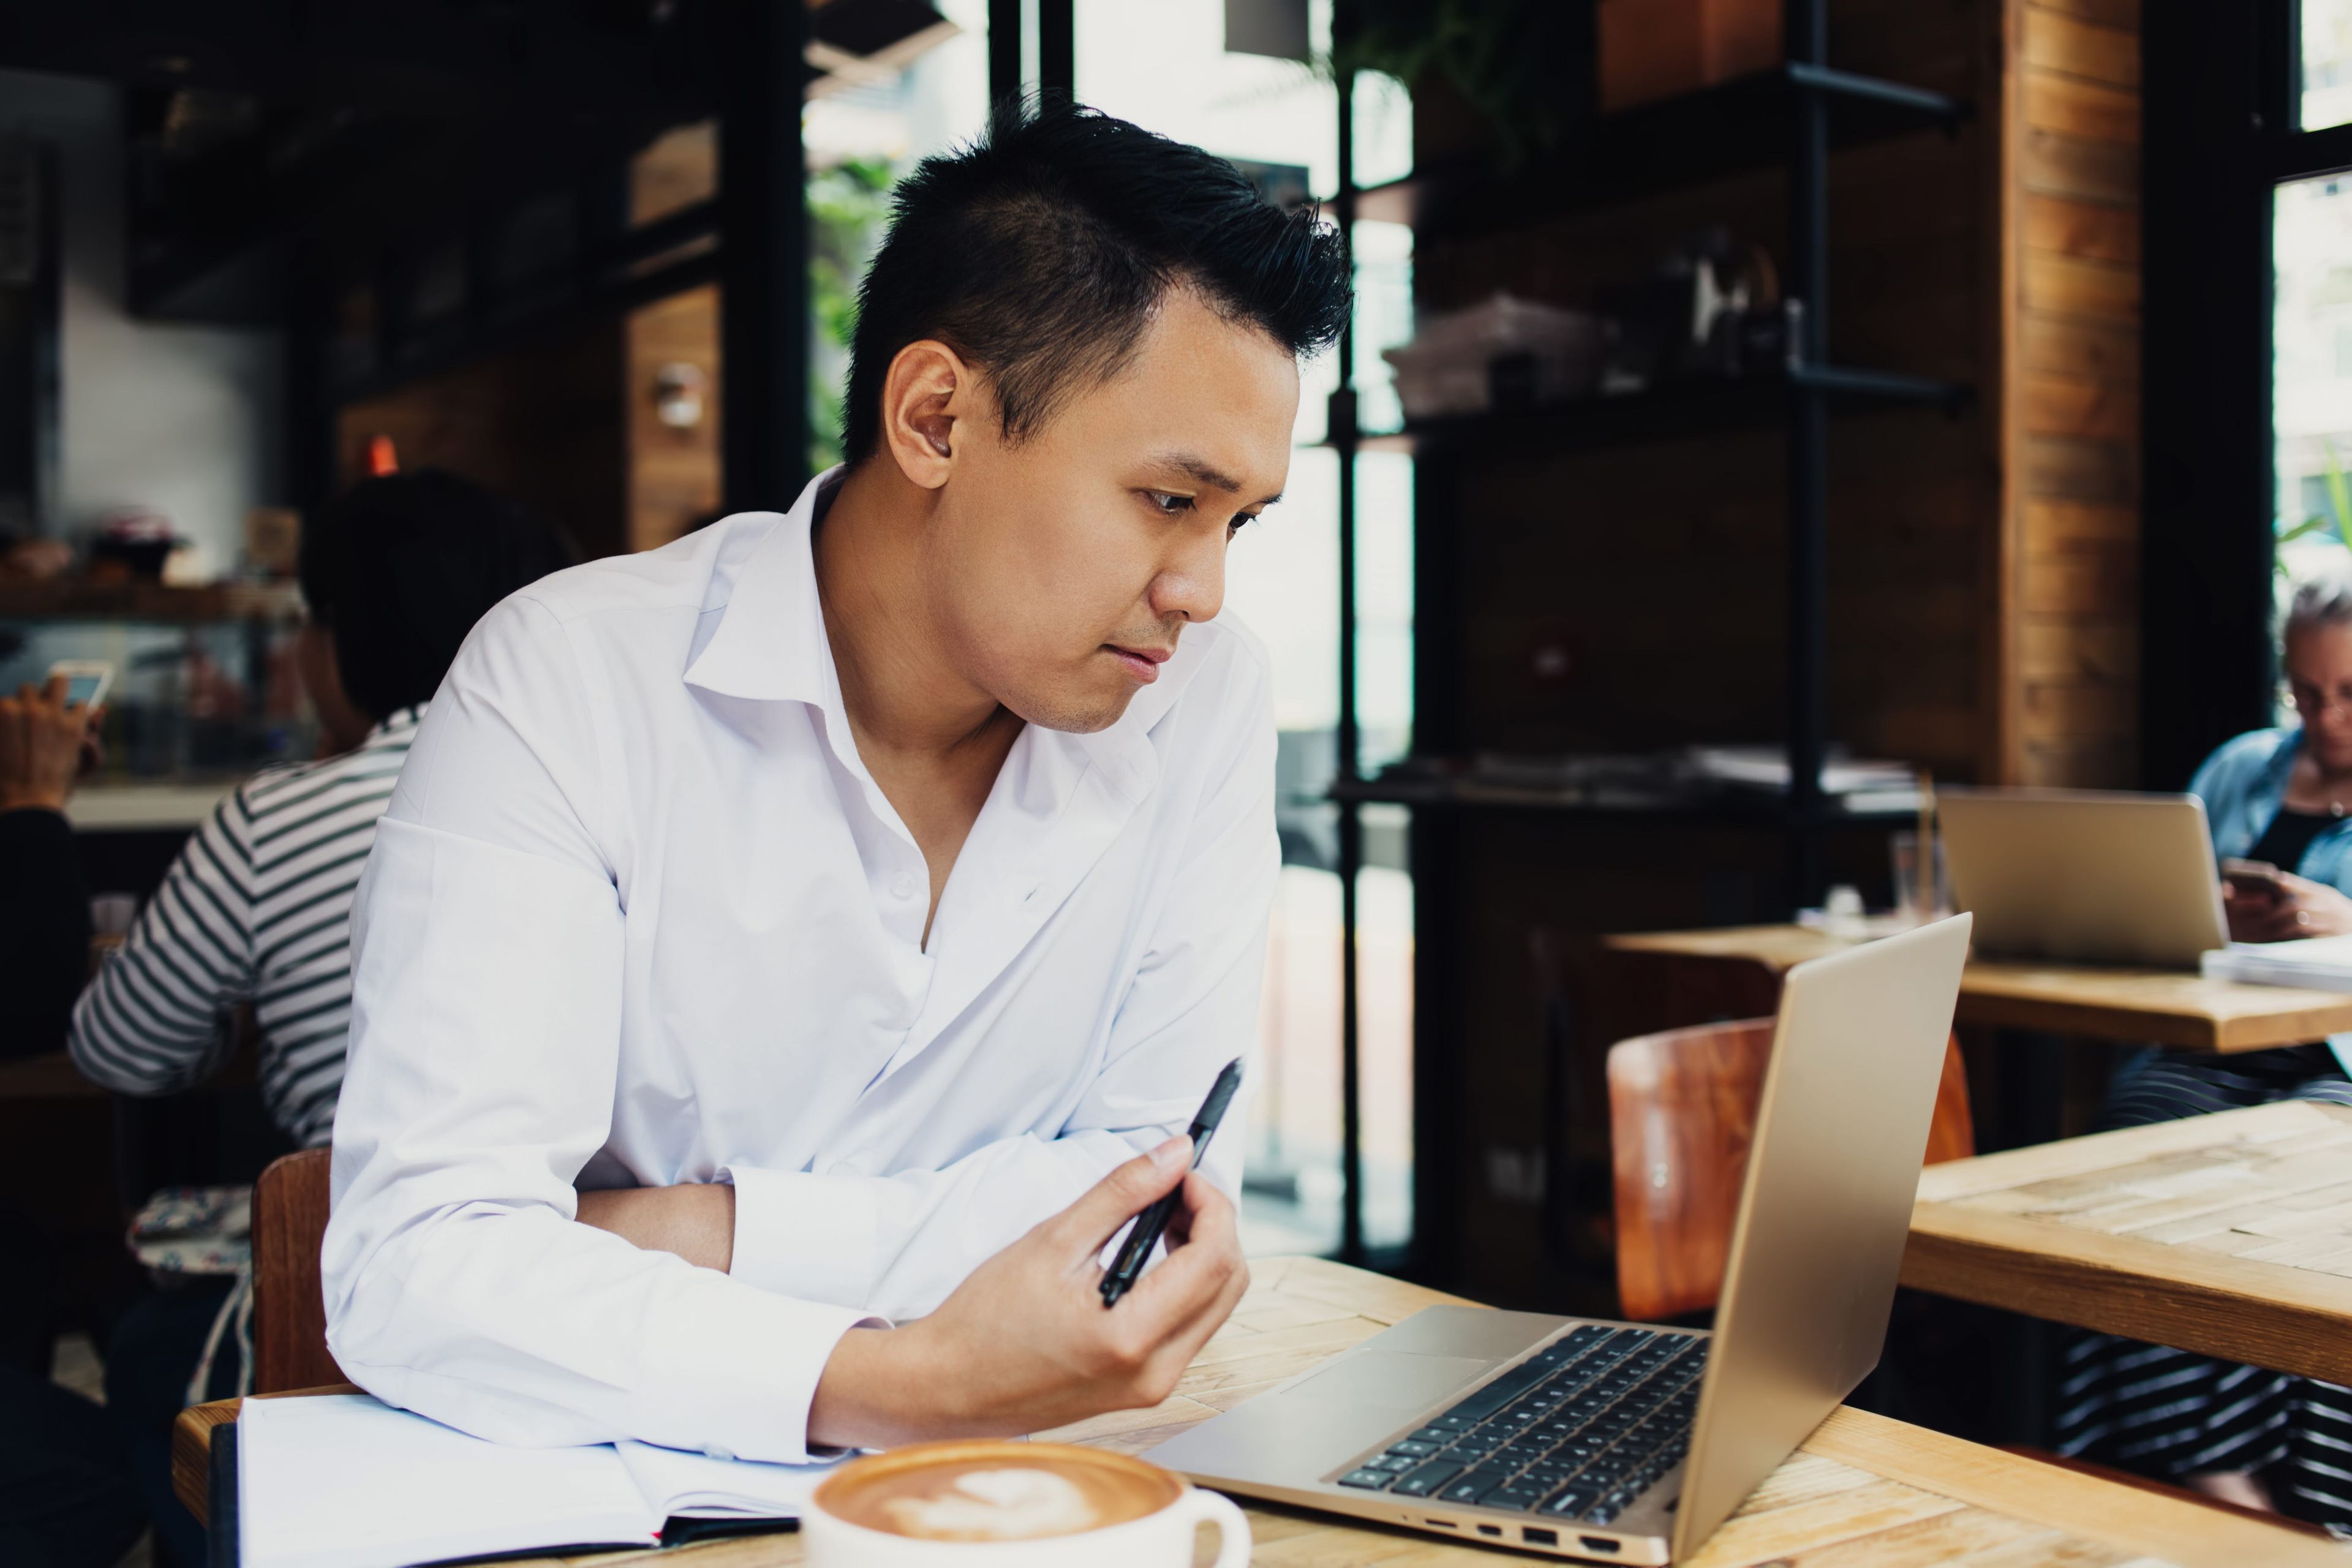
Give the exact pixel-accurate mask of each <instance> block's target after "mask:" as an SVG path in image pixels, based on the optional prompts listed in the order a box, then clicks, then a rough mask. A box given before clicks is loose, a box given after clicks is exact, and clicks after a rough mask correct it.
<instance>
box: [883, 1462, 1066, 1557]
mask: <svg viewBox="0 0 2352 1568" xmlns="http://www.w3.org/2000/svg"><path fill="white" fill-rule="evenodd" d="M883 1510H884V1511H885V1512H887V1514H888V1515H889V1516H890V1522H891V1523H892V1524H893V1525H895V1526H896V1527H897V1528H898V1533H899V1534H901V1535H913V1536H919V1537H921V1538H922V1539H924V1540H927V1541H1034V1540H1036V1539H1037V1538H1038V1537H1040V1536H1045V1535H1076V1533H1077V1532H1078V1531H1082V1530H1092V1529H1093V1528H1094V1527H1095V1526H1096V1525H1097V1524H1099V1523H1101V1522H1102V1521H1101V1519H1100V1518H1099V1516H1098V1515H1097V1513H1096V1511H1095V1508H1094V1505H1093V1504H1091V1503H1089V1502H1088V1501H1087V1494H1086V1493H1084V1492H1083V1491H1080V1490H1079V1489H1078V1488H1077V1486H1076V1483H1075V1482H1073V1481H1071V1480H1070V1479H1069V1478H1068V1477H1066V1476H1057V1475H1055V1473H1054V1472H1053V1471H1051V1470H1028V1469H1024V1470H968V1471H966V1472H965V1473H963V1474H962V1475H961V1476H958V1477H957V1478H956V1479H955V1484H954V1486H953V1487H952V1488H951V1489H949V1490H947V1491H944V1492H940V1493H936V1494H934V1495H933V1496H930V1497H897V1498H892V1499H890V1500H889V1501H888V1502H887V1503H885V1504H884V1505H883Z"/></svg>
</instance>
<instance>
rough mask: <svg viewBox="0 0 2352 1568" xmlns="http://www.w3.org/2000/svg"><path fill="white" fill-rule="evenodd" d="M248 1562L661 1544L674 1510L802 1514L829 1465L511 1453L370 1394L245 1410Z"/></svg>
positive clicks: (239, 1459) (242, 1527)
mask: <svg viewBox="0 0 2352 1568" xmlns="http://www.w3.org/2000/svg"><path fill="white" fill-rule="evenodd" d="M236 1425H237V1437H236V1446H237V1449H236V1472H237V1486H236V1490H237V1522H238V1531H237V1533H238V1542H237V1544H238V1552H237V1556H238V1562H239V1564H240V1568H394V1565H396V1564H401V1563H436V1562H440V1561H443V1560H445V1559H447V1558H453V1557H478V1556H487V1555H489V1554H491V1553H495V1552H526V1551H532V1550H537V1549H540V1548H543V1547H555V1546H650V1545H652V1544H654V1543H655V1542H656V1538H657V1537H659V1535H660V1534H661V1530H662V1525H663V1522H664V1521H666V1520H667V1519H670V1518H672V1517H681V1518H692V1519H740V1520H756V1519H774V1520H787V1519H797V1518H799V1517H800V1511H801V1507H802V1505H803V1502H805V1501H806V1500H807V1498H808V1495H809V1493H810V1492H812V1491H814V1490H815V1489H816V1484H817V1482H819V1481H820V1480H822V1479H824V1477H825V1474H826V1472H827V1471H828V1470H829V1469H830V1468H831V1467H830V1466H827V1465H765V1464H755V1463H751V1462H749V1461H745V1460H733V1459H713V1458H707V1457H705V1456H704V1455H701V1454H690V1453H684V1452H681V1451H679V1450H677V1449H675V1448H656V1447H653V1446H652V1445H651V1444H647V1443H619V1444H605V1445H602V1446H599V1447H582V1448H509V1447H503V1446H501V1445H499V1444H497V1443H486V1442H484V1441H482V1440H481V1439H480V1438H478V1437H469V1436H467V1435H466V1434H465V1433H463V1432H459V1431H457V1430H455V1429H453V1428H451V1427H447V1426H442V1425H440V1424H439V1423H438V1422H435V1421H428V1420H426V1419H425V1417H424V1416H422V1415H414V1414H412V1413H410V1412H408V1411H405V1410H395V1409H394V1408H393V1407H392V1406H391V1405H385V1404H383V1402H382V1401H380V1400H377V1399H375V1398H373V1397H372V1396H370V1395H367V1394H320V1395H316V1396H311V1397H304V1398H297V1399H249V1400H247V1401H246V1403H245V1406H244V1408H243V1409H242V1410H241V1411H240V1412H239V1413H238V1415H237V1422H236Z"/></svg>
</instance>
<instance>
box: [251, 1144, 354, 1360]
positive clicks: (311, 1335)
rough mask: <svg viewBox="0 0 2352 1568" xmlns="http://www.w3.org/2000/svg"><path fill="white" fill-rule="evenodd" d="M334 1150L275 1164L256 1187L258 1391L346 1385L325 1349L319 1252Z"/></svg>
mask: <svg viewBox="0 0 2352 1568" xmlns="http://www.w3.org/2000/svg"><path fill="white" fill-rule="evenodd" d="M328 1164H329V1157H328V1152H327V1151H326V1150H324V1149H305V1150H302V1151H301V1152H299V1153H294V1154H288V1155H284V1156H282V1157H281V1158H279V1159H277V1160H274V1161H272V1162H270V1164H269V1168H268V1170H265V1171H264V1172H262V1173H261V1179H260V1180H259V1181H258V1182H257V1183H255V1184H254V1187H253V1391H254V1392H255V1393H256V1394H278V1393H281V1392H283V1391H285V1390H287V1389H289V1388H323V1387H325V1386H326V1385H328V1384H336V1383H348V1382H350V1381H351V1380H350V1379H349V1378H346V1377H345V1376H344V1375H343V1369H342V1368H341V1367H339V1366H337V1365H336V1364H335V1358H334V1356H333V1355H331V1353H329V1352H328V1350H327V1298H326V1293H325V1291H324V1290H323V1289H322V1288H321V1287H320V1282H319V1248H320V1243H321V1242H323V1241H324V1240H325V1238H326V1234H327V1170H328Z"/></svg>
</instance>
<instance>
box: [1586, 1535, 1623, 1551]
mask: <svg viewBox="0 0 2352 1568" xmlns="http://www.w3.org/2000/svg"><path fill="white" fill-rule="evenodd" d="M1576 1543H1577V1544H1578V1545H1579V1546H1581V1547H1583V1548H1584V1549H1585V1550H1586V1551H1587V1552H1621V1551H1622V1550H1624V1546H1625V1543H1624V1542H1622V1541H1612V1540H1610V1539H1609V1538H1608V1537H1607V1536H1605V1535H1580V1536H1578V1537H1577V1538H1576Z"/></svg>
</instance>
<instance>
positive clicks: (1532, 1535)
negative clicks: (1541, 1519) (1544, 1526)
mask: <svg viewBox="0 0 2352 1568" xmlns="http://www.w3.org/2000/svg"><path fill="white" fill-rule="evenodd" d="M1519 1539H1520V1540H1521V1541H1524V1542H1527V1543H1528V1545H1529V1546H1558V1545H1559V1531H1557V1530H1538V1529H1537V1528H1536V1527H1535V1526H1534V1525H1532V1524H1530V1525H1528V1526H1526V1527H1525V1528H1523V1529H1522V1530H1520V1531H1519Z"/></svg>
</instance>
